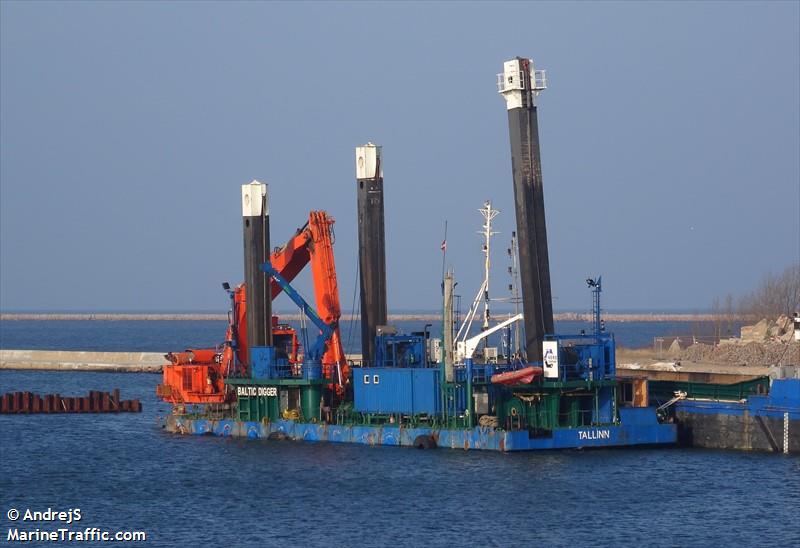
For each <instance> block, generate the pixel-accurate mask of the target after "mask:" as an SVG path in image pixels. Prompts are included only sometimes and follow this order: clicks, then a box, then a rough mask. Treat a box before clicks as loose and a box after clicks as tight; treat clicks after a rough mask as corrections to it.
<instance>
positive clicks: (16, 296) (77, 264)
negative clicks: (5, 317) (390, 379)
mask: <svg viewBox="0 0 800 548" xmlns="http://www.w3.org/2000/svg"><path fill="white" fill-rule="evenodd" d="M799 5H800V4H798V3H797V2H772V3H764V2H761V3H746V2H729V3H725V2H709V3H689V2H675V3H663V4H659V3H653V2H642V3H634V2H623V3H599V2H598V3H588V2H587V3H558V4H555V3H553V4H551V3H535V4H534V3H531V4H526V3H508V4H502V3H491V4H489V3H486V4H482V3H464V4H459V3H455V2H447V3H442V4H432V5H431V4H426V3H413V4H400V3H397V4H388V3H380V4H369V3H362V2H355V3H340V4H333V3H324V4H315V3H308V2H301V3H292V4H289V3H287V4H277V3H255V2H246V3H238V4H236V3H222V2H220V3H213V2H202V3H196V4H193V3H190V2H130V3H122V2H108V3H100V2H87V3H70V2H56V3H46V2H31V3H22V2H9V1H3V2H2V5H1V6H2V7H1V8H0V9H1V10H2V13H0V15H1V17H0V25H1V27H0V31H2V32H0V44H1V46H2V51H1V52H0V60H1V61H2V69H1V70H2V72H1V73H0V76H1V78H0V144H1V145H2V147H1V152H0V182H1V183H2V185H1V187H0V202H1V203H0V215H1V217H0V308H2V310H4V311H11V310H130V311H135V310H171V311H184V310H185V311H190V310H223V309H224V307H225V306H226V299H225V297H224V294H223V293H222V291H221V289H219V287H220V286H219V284H220V282H221V281H223V280H230V281H232V282H233V281H238V280H240V279H241V276H242V241H241V210H240V204H239V200H240V196H239V193H240V190H239V187H240V185H241V184H243V183H247V182H249V181H250V180H252V179H253V178H258V179H260V180H262V181H265V182H268V183H269V184H270V193H271V203H272V234H273V245H278V244H279V243H282V242H283V241H285V240H286V239H288V237H289V236H290V235H291V234H292V233H293V231H294V229H295V228H296V227H298V226H300V225H301V224H302V223H303V222H304V219H305V217H306V216H307V213H308V211H309V210H310V209H326V210H328V211H329V212H330V213H331V214H332V215H333V216H334V217H335V218H336V220H337V223H336V235H337V240H336V258H337V266H338V272H339V281H340V288H341V293H342V301H343V302H344V303H345V308H346V309H347V310H349V308H350V303H351V302H352V295H353V287H354V281H355V280H354V276H355V272H356V264H357V257H356V250H357V245H356V238H357V237H356V226H355V206H356V195H355V182H354V160H353V155H354V152H353V147H355V146H356V145H359V144H362V143H364V142H367V141H373V142H375V143H378V144H381V145H383V147H384V149H383V150H384V167H385V169H384V173H385V189H386V190H385V193H386V203H387V210H386V223H387V224H386V230H387V234H386V237H387V263H388V287H389V305H390V308H391V309H393V310H401V309H435V308H437V307H439V306H440V289H439V284H440V276H441V252H440V250H439V245H440V243H441V240H442V232H443V225H444V220H445V219H447V220H448V221H449V235H448V263H450V264H451V265H452V266H453V267H454V268H455V270H456V276H457V278H458V280H459V282H460V283H459V288H461V292H462V293H463V295H464V298H465V300H468V299H471V298H472V294H473V293H474V291H475V290H476V289H477V285H478V283H479V280H480V277H481V269H482V263H481V260H482V259H481V255H480V238H479V236H478V235H477V234H476V231H477V230H478V228H479V226H480V223H481V218H480V215H479V214H478V212H477V208H479V207H480V206H481V204H482V202H483V201H484V200H486V199H491V200H493V201H494V204H495V206H496V207H498V208H499V209H501V210H502V213H501V215H500V216H499V217H498V218H497V219H496V227H497V229H498V230H499V231H500V234H499V235H498V236H496V237H495V240H494V241H495V250H496V253H495V255H494V274H493V285H494V287H495V288H496V291H495V292H494V294H495V295H497V296H505V295H506V291H504V289H505V288H506V286H507V283H508V279H507V274H506V273H505V271H506V268H507V265H508V263H507V261H506V257H505V248H506V247H507V245H508V244H507V240H508V238H509V237H510V233H511V231H512V230H513V229H514V215H513V194H512V181H511V163H510V153H509V143H508V130H507V122H506V111H505V106H504V102H503V100H502V98H501V97H500V96H499V95H498V94H497V92H496V88H495V73H497V72H499V71H500V70H501V68H502V63H503V61H504V60H506V59H509V58H511V57H513V56H516V55H521V56H527V57H532V58H533V59H534V61H535V63H536V65H537V67H538V68H544V69H547V71H548V76H549V89H548V90H547V91H546V92H545V93H544V94H543V95H542V96H541V97H540V101H539V105H540V110H539V123H540V135H541V142H542V158H543V173H544V185H545V202H546V207H547V221H548V235H549V238H550V240H549V243H550V260H551V269H552V279H553V293H554V296H555V297H556V300H555V302H554V305H555V308H556V309H576V308H577V309H581V308H587V307H588V306H589V302H590V296H589V293H588V291H587V290H586V288H585V284H584V282H583V280H584V279H585V278H586V276H587V275H596V274H602V275H603V280H604V289H605V301H604V304H605V306H606V307H607V308H609V309H630V308H636V309H690V310H699V309H705V308H707V307H708V306H709V304H710V301H711V299H712V297H713V296H714V295H724V294H725V293H728V292H732V293H734V294H740V293H743V292H746V291H747V290H749V289H750V288H752V287H753V286H754V285H755V284H756V283H757V282H758V280H759V279H760V278H761V276H762V275H763V274H764V273H765V272H767V271H769V270H772V271H780V270H782V269H783V268H785V267H786V266H787V265H788V264H790V263H792V262H796V261H798V260H800V257H799V256H800V220H798V217H799V216H800V159H799V154H800V153H799V152H798V151H799V150H800V53H799V52H800V43H799V40H798V32H799V31H798V29H799V28H800V8H799V7H798V6H799ZM310 287H311V286H310V282H309V281H308V275H307V274H306V275H305V277H304V281H303V282H301V283H300V289H301V290H302V291H304V292H306V293H307V294H310ZM276 307H277V308H278V309H284V310H288V309H291V308H292V307H291V305H290V304H289V303H286V302H284V303H276Z"/></svg>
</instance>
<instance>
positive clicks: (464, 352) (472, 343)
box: [456, 314, 524, 361]
mask: <svg viewBox="0 0 800 548" xmlns="http://www.w3.org/2000/svg"><path fill="white" fill-rule="evenodd" d="M523 317H524V316H523V315H522V314H517V315H516V316H512V317H511V318H509V319H507V320H505V321H502V322H500V323H499V324H497V325H495V326H494V327H492V328H489V329H487V330H486V331H481V332H480V333H478V334H477V335H475V336H474V337H470V338H469V339H467V340H465V341H459V343H458V348H457V349H456V359H457V360H458V361H461V360H464V359H466V358H471V357H472V355H473V354H474V353H475V349H476V348H478V343H480V342H481V341H482V340H483V339H485V338H486V337H488V336H489V335H491V334H492V333H496V332H498V331H500V330H501V329H503V328H504V327H507V326H509V325H511V324H512V323H514V322H518V321H520V320H521V319H523Z"/></svg>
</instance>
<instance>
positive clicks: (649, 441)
mask: <svg viewBox="0 0 800 548" xmlns="http://www.w3.org/2000/svg"><path fill="white" fill-rule="evenodd" d="M620 411H622V413H621V418H622V424H619V425H608V426H591V427H582V428H561V429H556V430H554V431H553V432H552V435H551V436H549V437H535V438H534V437H530V436H529V435H528V432H527V431H505V430H499V429H493V428H487V427H481V426H478V427H475V428H472V429H433V428H401V427H398V426H391V425H380V426H365V425H347V426H343V425H331V424H320V423H301V422H295V421H292V420H279V421H275V422H269V423H260V422H245V421H238V420H233V419H222V420H210V419H189V418H183V417H178V416H171V417H168V418H167V419H166V420H165V423H164V428H165V429H166V430H167V431H169V432H174V433H178V434H193V435H214V436H223V437H227V436H234V437H244V438H251V439H267V438H269V437H270V436H271V435H272V437H275V436H276V435H277V436H280V437H282V438H283V437H285V438H286V439H291V440H297V441H313V442H333V443H358V444H362V445H394V446H400V447H413V446H414V445H415V440H416V439H417V438H418V437H419V436H430V437H432V438H433V439H434V440H436V445H437V446H438V447H448V448H451V449H465V450H488V451H533V450H540V449H576V448H584V447H622V446H632V445H654V444H673V443H675V442H676V441H677V429H676V426H675V425H674V424H660V423H658V421H657V420H656V418H655V412H654V411H653V409H648V408H642V409H623V410H620ZM626 419H627V420H626Z"/></svg>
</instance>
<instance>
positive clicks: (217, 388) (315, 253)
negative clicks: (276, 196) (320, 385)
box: [156, 211, 350, 405]
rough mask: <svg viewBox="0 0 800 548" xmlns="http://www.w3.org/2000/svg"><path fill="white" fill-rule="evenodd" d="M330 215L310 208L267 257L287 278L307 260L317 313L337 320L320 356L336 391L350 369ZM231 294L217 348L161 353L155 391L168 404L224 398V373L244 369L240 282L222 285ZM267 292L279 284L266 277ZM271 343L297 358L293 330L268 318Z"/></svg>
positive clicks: (294, 361)
mask: <svg viewBox="0 0 800 548" xmlns="http://www.w3.org/2000/svg"><path fill="white" fill-rule="evenodd" d="M334 222H335V221H334V220H333V218H332V217H330V216H329V215H328V214H327V213H326V212H324V211H312V212H310V213H309V216H308V222H307V223H306V224H305V225H303V227H301V228H300V229H298V230H297V232H296V233H295V235H294V236H293V237H292V238H291V239H290V240H289V241H288V242H287V243H286V245H284V246H283V247H281V248H280V249H278V250H276V251H275V252H274V253H273V254H272V256H271V257H270V262H271V263H272V266H273V268H275V270H277V271H278V272H280V274H281V275H282V276H283V277H284V278H286V279H287V280H288V281H291V280H293V279H294V278H295V277H296V276H297V275H298V274H299V273H300V271H301V270H303V268H304V267H305V266H306V265H307V264H309V263H311V273H312V277H313V280H314V294H315V297H316V307H317V314H318V315H319V316H320V318H322V320H323V321H325V322H326V323H328V324H332V325H336V328H335V330H334V334H333V336H332V337H331V339H330V340H329V341H328V343H327V346H326V349H325V354H324V355H323V357H322V367H323V374H324V375H325V378H327V379H330V380H331V384H332V385H335V388H336V391H337V393H339V394H341V393H342V392H343V390H344V386H345V383H346V382H347V379H348V378H349V374H350V370H349V366H348V364H347V360H346V358H345V353H344V348H343V347H342V342H341V336H340V333H339V327H338V323H339V318H340V316H341V306H340V302H339V286H338V283H337V280H336V264H335V262H334V257H333V242H334V237H333V224H334ZM225 288H226V289H227V290H228V292H229V293H230V295H231V310H230V312H229V314H228V329H227V332H226V336H225V342H224V343H223V344H222V345H220V346H219V347H217V348H208V349H200V350H196V349H189V350H186V351H184V352H170V353H169V354H166V356H165V357H166V358H167V360H168V361H169V362H170V363H169V364H168V365H165V366H164V368H163V384H160V385H159V386H158V387H157V389H156V394H157V395H158V396H159V397H160V398H161V399H163V400H164V401H167V402H168V403H171V404H173V405H175V404H201V403H203V404H208V403H225V402H226V401H228V400H229V394H228V391H227V390H226V387H225V378H226V377H229V376H236V377H241V376H246V375H248V374H249V371H248V368H247V363H246V356H247V348H248V346H247V322H246V321H245V318H246V310H247V299H246V289H245V285H244V284H240V285H238V286H237V287H236V288H235V289H229V287H228V286H227V284H226V286H225ZM270 289H271V295H272V299H275V297H277V296H278V295H279V294H280V293H281V288H280V286H279V285H278V284H277V282H275V280H271V286H270ZM272 328H273V341H274V342H273V344H274V346H275V349H276V355H277V357H279V358H283V359H286V360H287V361H288V363H289V364H292V365H294V364H300V363H302V361H303V360H302V356H301V355H300V344H299V342H298V339H297V333H296V332H295V330H294V329H293V328H292V327H291V326H289V325H285V324H279V323H278V317H277V316H273V317H272Z"/></svg>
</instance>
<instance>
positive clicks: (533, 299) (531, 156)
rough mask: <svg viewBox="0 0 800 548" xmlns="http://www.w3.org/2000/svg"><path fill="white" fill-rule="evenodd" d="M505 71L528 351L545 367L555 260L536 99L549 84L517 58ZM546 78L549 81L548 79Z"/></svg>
mask: <svg viewBox="0 0 800 548" xmlns="http://www.w3.org/2000/svg"><path fill="white" fill-rule="evenodd" d="M503 68H504V71H503V74H502V75H500V79H499V80H498V85H499V91H500V93H501V94H502V95H503V97H504V98H505V99H506V106H507V107H508V131H509V137H510V141H511V165H512V170H513V175H514V205H515V208H516V217H517V242H518V245H519V272H520V282H521V285H522V305H523V313H524V315H525V351H526V354H527V357H528V359H529V360H534V361H541V360H542V341H543V340H544V335H545V334H546V333H552V332H553V298H552V294H551V289H550V260H549V258H548V253H547V226H546V223H545V213H544V190H543V186H542V164H541V153H540V151H539V122H538V118H537V112H536V105H535V98H536V95H537V94H538V92H539V91H541V90H542V89H544V81H543V79H542V80H538V81H537V79H536V76H537V74H536V73H535V71H534V70H533V64H532V62H531V61H530V60H529V59H522V58H520V57H517V58H516V59H513V60H511V61H507V62H506V63H505V64H504V67H503ZM541 76H542V78H543V73H542V74H541Z"/></svg>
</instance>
